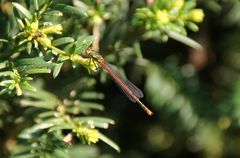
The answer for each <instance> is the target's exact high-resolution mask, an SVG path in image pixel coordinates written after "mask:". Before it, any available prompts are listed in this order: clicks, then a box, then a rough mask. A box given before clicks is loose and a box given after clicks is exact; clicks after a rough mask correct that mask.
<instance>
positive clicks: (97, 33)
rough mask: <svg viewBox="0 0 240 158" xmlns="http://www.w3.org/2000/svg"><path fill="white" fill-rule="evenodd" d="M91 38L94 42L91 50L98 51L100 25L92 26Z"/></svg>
mask: <svg viewBox="0 0 240 158" xmlns="http://www.w3.org/2000/svg"><path fill="white" fill-rule="evenodd" d="M93 36H95V40H94V41H93V49H94V50H95V51H99V42H100V24H94V25H93Z"/></svg>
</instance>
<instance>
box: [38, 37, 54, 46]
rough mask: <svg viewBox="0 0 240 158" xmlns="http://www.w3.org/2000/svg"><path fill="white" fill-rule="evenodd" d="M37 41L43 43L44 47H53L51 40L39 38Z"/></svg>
mask: <svg viewBox="0 0 240 158" xmlns="http://www.w3.org/2000/svg"><path fill="white" fill-rule="evenodd" d="M37 41H38V42H39V43H41V45H43V46H44V47H50V46H51V40H50V39H48V38H47V37H39V38H37Z"/></svg>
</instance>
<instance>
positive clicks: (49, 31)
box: [41, 24, 63, 34]
mask: <svg viewBox="0 0 240 158" xmlns="http://www.w3.org/2000/svg"><path fill="white" fill-rule="evenodd" d="M62 30H63V27H62V25H61V24H58V25H52V26H48V27H46V28H43V29H41V32H42V33H43V34H53V33H55V34H62Z"/></svg>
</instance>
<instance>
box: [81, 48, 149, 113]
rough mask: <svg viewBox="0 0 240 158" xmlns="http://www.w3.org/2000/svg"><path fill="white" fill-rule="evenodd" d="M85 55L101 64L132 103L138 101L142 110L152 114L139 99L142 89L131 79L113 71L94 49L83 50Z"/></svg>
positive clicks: (141, 95)
mask: <svg viewBox="0 0 240 158" xmlns="http://www.w3.org/2000/svg"><path fill="white" fill-rule="evenodd" d="M85 55H86V56H88V57H90V58H91V60H93V62H97V63H94V64H95V65H96V68H98V65H99V66H101V67H102V68H103V69H104V70H105V71H106V72H107V73H108V74H109V75H110V76H111V77H112V78H113V80H114V81H115V82H116V83H117V84H118V85H119V87H120V88H121V89H122V91H123V92H124V93H125V94H126V96H127V97H128V98H129V100H131V101H132V102H134V103H136V102H137V103H138V104H139V105H140V106H141V107H142V108H143V110H144V111H145V112H146V113H147V114H148V115H152V114H153V112H152V111H151V110H149V109H148V108H147V107H146V106H145V105H144V104H143V103H142V102H141V101H140V100H139V99H140V98H143V96H144V95H143V93H142V91H141V90H140V89H139V88H138V87H136V86H135V85H134V84H133V83H132V82H131V81H129V80H128V79H123V78H122V77H121V76H120V75H119V74H118V73H117V72H116V71H114V70H113V69H112V68H111V66H110V65H109V64H108V63H107V62H106V61H105V60H104V58H103V57H102V56H101V55H100V54H98V53H97V52H95V51H94V50H88V51H86V52H85Z"/></svg>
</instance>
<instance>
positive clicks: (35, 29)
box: [30, 21, 38, 32]
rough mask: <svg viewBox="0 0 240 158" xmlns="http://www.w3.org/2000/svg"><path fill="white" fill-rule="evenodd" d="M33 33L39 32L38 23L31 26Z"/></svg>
mask: <svg viewBox="0 0 240 158" xmlns="http://www.w3.org/2000/svg"><path fill="white" fill-rule="evenodd" d="M30 29H31V32H36V31H37V30H38V21H36V22H33V23H31V24H30Z"/></svg>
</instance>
